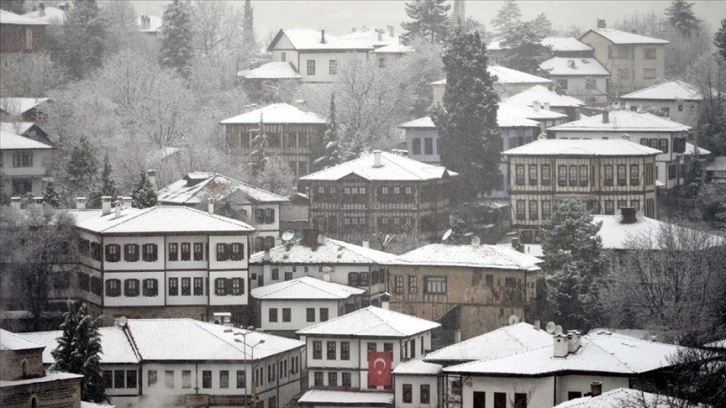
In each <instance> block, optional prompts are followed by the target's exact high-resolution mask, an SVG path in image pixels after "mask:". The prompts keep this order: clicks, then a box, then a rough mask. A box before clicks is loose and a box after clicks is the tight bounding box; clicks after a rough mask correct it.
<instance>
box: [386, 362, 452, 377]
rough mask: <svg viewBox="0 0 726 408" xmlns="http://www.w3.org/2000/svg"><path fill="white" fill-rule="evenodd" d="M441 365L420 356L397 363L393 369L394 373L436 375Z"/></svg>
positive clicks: (441, 367)
mask: <svg viewBox="0 0 726 408" xmlns="http://www.w3.org/2000/svg"><path fill="white" fill-rule="evenodd" d="M442 369H443V366H442V365H441V364H436V363H429V362H427V361H424V360H422V359H420V358H418V359H415V360H408V361H403V362H400V363H398V365H397V366H396V368H395V369H394V370H393V374H395V375H438V374H439V373H440V372H441V370H442Z"/></svg>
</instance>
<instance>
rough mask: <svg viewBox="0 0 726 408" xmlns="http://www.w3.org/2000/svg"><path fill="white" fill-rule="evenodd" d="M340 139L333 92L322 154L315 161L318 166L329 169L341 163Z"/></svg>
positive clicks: (322, 144)
mask: <svg viewBox="0 0 726 408" xmlns="http://www.w3.org/2000/svg"><path fill="white" fill-rule="evenodd" d="M338 139H339V137H338V113H337V112H336V110H335V94H333V95H331V97H330V112H329V113H328V124H327V127H326V129H325V133H324V134H323V138H322V143H321V150H322V155H321V156H320V157H318V158H317V159H315V161H314V164H315V167H316V168H318V169H327V168H328V167H332V166H335V165H336V164H340V163H341V158H340V149H339V146H338Z"/></svg>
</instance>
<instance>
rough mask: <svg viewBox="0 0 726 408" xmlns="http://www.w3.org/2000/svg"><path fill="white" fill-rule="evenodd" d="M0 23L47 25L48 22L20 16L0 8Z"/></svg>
mask: <svg viewBox="0 0 726 408" xmlns="http://www.w3.org/2000/svg"><path fill="white" fill-rule="evenodd" d="M0 24H17V25H48V23H47V22H45V21H43V20H39V19H37V18H30V17H26V16H21V15H19V14H15V13H11V12H9V11H6V10H0Z"/></svg>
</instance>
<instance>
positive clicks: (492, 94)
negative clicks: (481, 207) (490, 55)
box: [431, 28, 502, 199]
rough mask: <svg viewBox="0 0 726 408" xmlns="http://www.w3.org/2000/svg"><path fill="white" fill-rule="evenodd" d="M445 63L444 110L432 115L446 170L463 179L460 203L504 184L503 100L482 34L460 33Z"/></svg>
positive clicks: (456, 35)
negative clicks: (500, 119)
mask: <svg viewBox="0 0 726 408" xmlns="http://www.w3.org/2000/svg"><path fill="white" fill-rule="evenodd" d="M442 59H443V62H444V70H445V72H446V93H445V94H444V106H443V108H441V107H437V108H435V109H433V110H432V111H431V118H432V119H433V122H434V124H435V125H436V130H437V132H438V134H439V137H440V139H439V153H440V155H441V164H442V165H443V166H444V167H446V168H447V169H450V170H453V171H455V172H457V173H459V177H458V181H457V182H458V186H459V188H458V189H457V190H458V192H457V194H456V197H457V198H461V199H470V198H474V197H476V195H477V193H483V192H487V191H491V190H492V188H494V187H495V186H497V185H498V184H499V182H500V179H501V176H500V173H499V163H500V154H501V152H502V140H501V136H500V134H499V127H498V125H497V110H498V103H499V96H498V95H497V93H496V91H495V90H494V80H493V78H492V76H491V75H489V73H488V72H487V69H486V68H487V62H488V61H487V54H486V45H485V44H484V43H483V42H482V41H481V38H480V37H479V33H478V32H472V33H467V32H465V31H464V30H463V29H461V28H457V29H456V30H455V32H454V34H453V35H452V37H451V39H450V43H449V44H448V46H447V47H446V48H445V50H444V52H443V56H442Z"/></svg>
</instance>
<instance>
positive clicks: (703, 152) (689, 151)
mask: <svg viewBox="0 0 726 408" xmlns="http://www.w3.org/2000/svg"><path fill="white" fill-rule="evenodd" d="M683 154H685V155H687V156H693V155H695V154H696V145H694V144H693V143H688V142H686V151H685V152H683ZM698 154H699V155H700V156H708V155H709V154H711V151H710V150H707V149H704V148H703V147H699V148H698Z"/></svg>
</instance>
